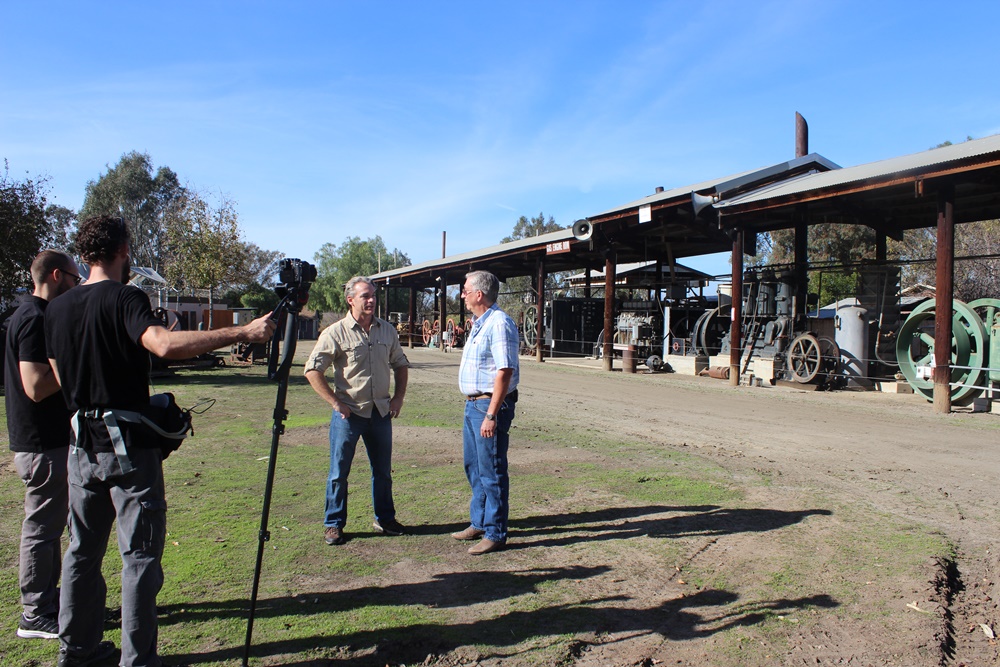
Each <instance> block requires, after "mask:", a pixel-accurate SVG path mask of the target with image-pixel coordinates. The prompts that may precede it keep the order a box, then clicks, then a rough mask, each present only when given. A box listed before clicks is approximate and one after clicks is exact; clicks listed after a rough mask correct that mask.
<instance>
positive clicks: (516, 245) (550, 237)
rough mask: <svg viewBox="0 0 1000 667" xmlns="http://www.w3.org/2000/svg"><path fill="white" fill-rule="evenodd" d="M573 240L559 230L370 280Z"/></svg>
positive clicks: (445, 258)
mask: <svg viewBox="0 0 1000 667" xmlns="http://www.w3.org/2000/svg"><path fill="white" fill-rule="evenodd" d="M572 238H573V230H572V229H560V230H558V231H555V232H549V233H548V234H539V235H538V236H531V237H528V238H526V239H518V240H517V241H511V242H510V243H501V244H499V245H495V246H490V247H488V248H482V249H480V250H472V251H470V252H464V253H460V254H458V255H448V256H447V257H443V258H440V259H432V260H428V261H426V262H421V263H419V264H411V265H410V266H403V267H400V268H398V269H392V270H391V271H383V272H382V273H379V274H376V275H374V276H372V277H371V278H372V280H381V279H385V278H388V279H391V278H392V277H393V276H399V275H404V274H409V273H414V272H419V271H423V270H425V269H431V268H435V267H439V266H442V265H447V264H456V263H457V264H460V263H463V262H466V261H469V260H479V261H482V260H485V259H488V258H489V257H492V256H496V255H505V254H509V253H512V252H517V251H518V250H521V249H523V248H534V247H537V246H539V245H544V244H546V243H555V242H557V241H566V240H569V239H572Z"/></svg>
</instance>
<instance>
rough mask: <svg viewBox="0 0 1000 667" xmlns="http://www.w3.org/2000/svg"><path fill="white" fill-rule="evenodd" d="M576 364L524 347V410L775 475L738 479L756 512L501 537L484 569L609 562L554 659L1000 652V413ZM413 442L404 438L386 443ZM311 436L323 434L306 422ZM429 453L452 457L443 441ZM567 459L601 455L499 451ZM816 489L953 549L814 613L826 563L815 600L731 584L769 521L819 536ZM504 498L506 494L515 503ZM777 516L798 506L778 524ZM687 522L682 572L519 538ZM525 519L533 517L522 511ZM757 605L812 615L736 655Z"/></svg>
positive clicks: (602, 523)
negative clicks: (905, 576)
mask: <svg viewBox="0 0 1000 667" xmlns="http://www.w3.org/2000/svg"><path fill="white" fill-rule="evenodd" d="M408 354H409V356H410V359H411V361H412V362H413V364H414V368H413V370H412V371H411V374H410V377H411V382H414V383H431V384H440V385H441V386H442V387H445V386H447V387H453V386H454V382H455V377H456V373H457V365H458V361H459V356H458V355H457V354H443V353H441V352H439V351H435V350H423V349H417V350H412V351H408ZM576 365H577V366H580V367H581V368H582V367H584V366H587V365H589V366H590V367H591V368H590V369H589V370H581V369H580V368H576V369H572V368H569V367H567V366H566V365H565V363H564V364H558V365H557V364H556V363H553V362H546V363H543V364H539V363H537V362H535V361H534V360H531V359H523V360H522V366H521V388H520V394H521V402H520V403H519V405H518V409H519V411H521V413H524V412H525V411H531V412H532V413H534V414H536V415H551V416H552V419H553V420H554V421H555V422H556V423H558V420H561V419H572V420H585V421H586V422H587V423H588V424H589V426H590V427H592V428H593V429H596V430H598V431H603V432H608V433H616V434H622V435H625V436H628V437H631V438H635V439H637V440H640V441H642V442H647V443H648V442H652V443H657V444H662V446H663V447H670V448H676V449H678V450H682V451H684V452H687V453H689V454H693V455H695V456H697V457H703V458H704V459H706V460H709V461H711V462H712V463H713V464H715V465H718V466H721V467H722V468H724V469H725V470H727V471H729V473H730V474H731V475H732V477H733V478H734V479H737V480H738V479H740V477H741V476H746V477H747V478H750V477H753V478H754V479H760V477H761V476H762V475H766V476H767V477H768V478H769V479H771V480H773V481H772V483H770V484H763V485H762V484H753V485H748V488H749V489H750V491H749V492H748V493H749V494H750V497H749V498H746V499H744V503H745V504H749V505H751V506H752V507H753V508H759V509H758V510H756V512H757V513H756V514H755V513H754V512H753V511H745V512H744V513H742V514H738V513H735V512H732V513H729V514H726V513H723V514H721V515H720V513H719V512H718V511H715V512H714V513H713V512H703V513H701V514H700V515H699V518H688V519H685V518H684V517H683V516H678V513H677V512H676V511H671V510H676V509H677V508H663V507H661V508H656V507H653V508H645V510H640V509H637V510H636V512H635V516H630V515H629V512H627V511H622V512H614V511H612V510H611V509H610V508H609V512H608V513H607V514H606V515H599V516H594V517H591V518H592V519H593V521H592V522H591V525H590V526H589V527H587V528H579V526H577V528H575V529H573V530H569V529H567V530H565V531H559V530H558V528H559V527H558V526H557V525H553V523H552V522H551V521H550V523H549V525H547V526H543V528H545V529H538V530H532V529H527V530H524V529H522V530H520V531H514V532H512V540H511V546H512V547H515V548H513V549H509V550H508V551H506V552H505V553H504V554H502V557H499V558H495V559H493V560H492V561H491V562H490V564H489V566H488V567H490V568H493V571H494V572H495V573H502V572H521V573H523V572H525V571H529V570H532V569H544V568H565V567H570V568H581V572H584V571H589V570H588V568H603V569H602V570H601V572H602V574H601V576H590V574H581V581H584V582H586V586H587V595H589V596H590V599H592V600H594V601H601V603H600V604H596V603H595V609H596V608H599V611H598V612H595V610H594V609H591V610H590V611H591V612H594V613H591V614H589V615H587V616H586V617H583V616H581V617H580V618H579V622H578V623H577V624H576V625H573V626H571V630H572V632H573V633H574V634H575V636H576V641H575V642H574V645H573V648H572V649H571V651H570V652H569V655H567V656H565V658H564V659H563V661H562V663H561V664H567V665H568V664H572V665H575V666H577V667H596V666H598V665H600V666H618V665H621V666H626V665H642V666H647V665H658V664H672V665H735V664H782V665H807V664H808V665H817V664H819V665H909V666H922V665H935V666H937V665H950V666H960V665H970V666H971V665H988V664H997V661H998V656H1000V653H998V648H997V642H996V641H995V640H994V639H992V638H991V637H990V636H989V634H990V633H991V632H992V631H993V630H994V629H996V631H997V632H1000V614H998V608H997V602H996V601H997V600H998V599H1000V561H998V558H997V552H996V548H995V547H994V545H995V543H996V541H997V537H998V534H1000V522H998V518H1000V517H998V505H1000V488H998V484H997V480H998V479H1000V416H998V415H996V414H982V413H979V414H972V413H955V414H951V415H938V414H935V413H934V412H933V410H932V408H931V406H930V405H929V404H928V403H927V402H926V401H924V400H923V399H921V398H919V397H916V396H913V395H896V394H880V393H860V392H833V393H820V392H808V391H798V390H790V389H782V388H770V387H764V388H748V387H740V388H731V387H729V386H728V382H726V381H719V380H711V379H707V378H696V377H689V376H682V375H680V374H662V373H661V374H655V375H650V374H637V375H626V374H622V373H620V372H618V373H611V374H608V373H603V372H600V371H599V370H594V366H595V365H596V364H595V363H594V362H590V363H589V364H587V362H578V363H577V364H576ZM414 430H416V429H414ZM424 430H425V431H426V430H427V429H424ZM414 436H415V434H414V433H409V434H407V433H399V432H397V436H396V437H397V439H399V438H412V437H414ZM317 437H324V436H323V434H322V433H317ZM431 440H433V438H428V437H427V436H425V438H424V445H423V446H424V447H426V448H428V451H427V452H424V455H426V454H428V453H429V454H433V453H434V452H433V451H430V450H432V449H433V447H434V445H432V444H431V443H430V441H431ZM439 455H441V456H452V457H454V455H455V454H454V452H450V453H446V452H443V451H442V452H439ZM575 457H577V458H580V460H584V459H587V458H588V457H590V458H591V459H593V457H594V454H593V453H592V452H589V451H588V450H587V448H586V447H581V448H573V447H558V448H554V449H552V450H548V449H546V448H544V447H532V448H525V447H519V446H518V443H517V441H516V437H515V438H514V439H512V446H511V450H510V461H511V466H512V477H513V476H515V475H516V471H517V469H518V467H519V466H529V465H532V466H535V465H540V464H541V465H552V463H553V462H554V461H558V460H572V459H573V458H575ZM598 462H599V461H598ZM817 497H822V498H827V499H830V503H829V504H830V505H836V506H844V507H853V508H856V509H857V512H858V513H859V514H860V515H862V516H864V515H866V514H870V515H871V516H872V517H880V516H889V517H893V518H894V519H896V520H898V521H901V522H913V523H914V524H919V525H921V526H930V527H931V529H932V530H934V531H937V532H939V534H940V535H942V536H944V537H945V538H946V540H947V541H948V542H950V543H951V544H953V545H954V546H955V550H954V553H952V554H950V555H942V557H940V558H937V559H933V560H932V561H930V562H928V563H926V568H925V571H923V572H921V573H920V574H919V576H917V577H913V578H911V579H910V580H905V581H900V580H898V579H891V578H890V579H888V580H880V579H879V578H878V577H873V581H867V582H862V584H861V585H862V586H863V588H864V590H863V591H862V592H861V594H860V598H859V602H857V603H856V605H855V609H854V610H853V612H854V613H824V609H825V608H831V607H834V606H836V601H835V600H834V597H835V596H831V595H827V594H825V593H824V592H823V585H824V584H823V583H822V582H824V581H825V580H824V579H823V576H822V573H817V581H818V582H821V583H820V584H818V587H817V590H816V591H815V593H814V594H813V595H810V596H806V597H803V598H799V599H766V600H761V599H760V598H755V597H753V596H752V595H749V594H747V595H744V596H742V597H741V595H740V592H741V591H743V590H744V589H746V590H747V591H749V590H751V589H752V588H753V586H754V583H753V577H754V564H755V563H757V562H760V561H761V559H765V558H773V557H774V556H775V553H774V552H775V551H776V550H780V549H782V548H783V547H782V546H781V545H780V544H779V543H777V542H774V541H773V539H772V538H771V537H769V536H768V530H769V529H770V528H772V527H774V525H775V523H774V521H777V522H778V524H780V523H781V522H782V521H786V523H792V522H795V521H802V524H803V525H806V526H810V527H811V528H809V530H815V531H822V530H824V528H823V526H824V524H825V523H829V521H819V520H815V519H816V518H817V517H809V515H811V514H815V515H819V516H823V517H824V518H825V515H831V514H833V513H832V512H830V511H826V510H824V509H822V508H816V507H813V506H812V505H811V504H810V503H811V502H813V499H814V498H817ZM512 506H516V502H515V501H513V500H512ZM554 509H556V510H558V508H554ZM540 514H543V513H540ZM544 514H547V515H549V516H551V515H552V514H553V512H547V513H544ZM779 516H780V517H793V518H788V519H787V520H786V519H785V518H779V519H775V518H774V517H779ZM685 520H687V521H691V522H692V523H691V525H692V527H693V528H692V530H691V531H689V532H690V533H691V534H692V535H697V536H700V538H701V539H700V542H697V544H698V545H699V546H697V548H693V549H692V550H691V552H690V553H689V554H688V556H687V560H686V562H684V563H679V564H678V566H677V568H667V569H665V568H663V567H662V563H652V562H642V561H641V560H639V561H637V562H631V563H626V562H616V563H607V562H601V561H600V556H599V555H595V553H596V554H599V553H600V552H595V551H594V550H590V551H573V550H567V549H552V548H549V549H542V548H530V547H532V546H538V547H543V546H553V545H567V544H571V543H572V540H574V539H578V538H579V539H593V535H594V534H595V532H597V531H603V533H602V539H616V538H620V539H623V540H624V539H632V538H637V537H642V536H643V535H645V534H649V533H651V532H653V531H655V530H656V527H657V526H660V527H663V526H665V525H666V522H674V523H673V524H671V525H672V529H675V528H676V527H677V526H678V525H685V524H683V521H685ZM836 520H837V517H836V516H833V517H830V521H836ZM698 521H701V522H702V524H704V522H705V521H710V522H714V523H712V524H711V529H705V525H697V526H695V523H696V522H698ZM755 521H757V522H758V523H759V525H754V522H755ZM581 522H584V523H585V521H583V519H581V517H579V516H577V517H574V519H573V523H575V524H580V523H581ZM678 522H681V523H678ZM513 523H515V522H513V521H512V524H513ZM521 523H522V526H524V525H530V521H529V522H525V521H522V522H521ZM694 528H697V530H695V529H694ZM588 531H589V532H588ZM553 533H555V534H557V535H558V538H554V537H553ZM816 534H817V535H818V534H819V533H818V532H817V533H816ZM806 536H807V537H806V539H808V533H806ZM578 558H579V559H581V560H576V559H578ZM446 565H447V564H446ZM476 565H477V566H478V565H482V563H477V564H476ZM682 566H683V568H687V569H692V568H701V569H702V570H705V569H713V570H718V571H730V572H732V575H731V576H730V577H729V578H728V579H727V581H729V586H727V588H726V590H718V589H709V590H697V589H692V587H691V586H689V585H685V582H684V580H683V576H684V574H683V572H682ZM463 567H465V568H467V567H468V565H461V564H456V566H455V568H456V571H459V570H461V569H462V568H463ZM591 574H592V572H591ZM394 576H395V580H393V581H382V582H380V583H379V585H380V586H385V585H390V586H394V585H399V586H405V585H408V584H416V583H418V582H420V581H421V580H422V579H425V578H427V577H432V576H433V574H431V573H430V572H428V571H424V570H423V569H422V566H420V565H419V564H414V563H401V564H400V565H399V567H398V568H396V570H395V575H394ZM456 586H457V584H456ZM459 597H461V596H459ZM480 601H481V600H472V602H480ZM866 601H871V602H876V601H877V602H879V603H880V604H885V605H886V606H888V607H889V609H890V610H891V613H892V614H893V618H892V619H890V620H889V621H886V620H885V619H884V618H873V617H872V616H873V615H869V614H866V612H865V609H864V607H865V604H866ZM907 605H910V606H907ZM568 607H569V606H568ZM566 613H567V614H570V615H571V614H573V613H574V609H572V608H567V610H566ZM762 614H768V615H770V616H771V617H774V616H775V615H776V614H777V618H782V619H784V618H786V616H787V618H788V619H789V620H790V621H791V622H794V623H798V621H797V620H796V619H795V618H794V617H795V616H796V615H800V616H801V615H806V614H810V615H811V618H810V619H809V622H808V623H802V624H801V631H799V630H797V629H794V628H793V629H792V630H790V631H789V632H788V633H787V635H786V637H784V641H783V645H782V646H776V647H768V646H756V647H753V648H754V650H753V651H749V652H748V653H747V656H748V658H747V659H746V660H743V659H741V658H740V657H739V656H735V657H734V656H733V655H732V654H731V653H727V654H726V655H721V654H716V653H715V652H714V644H715V640H716V638H717V635H718V632H719V631H720V630H722V629H726V628H731V627H734V626H737V625H743V626H747V627H750V626H752V625H753V624H754V623H755V622H757V620H759V619H760V618H761V615H762ZM472 615H473V612H470V624H471V622H472V618H471V616H472ZM984 626H985V627H984ZM470 643H472V642H470ZM748 648H749V647H748ZM413 654H414V653H412V652H410V655H413ZM751 656H752V657H751ZM423 662H424V664H439V665H445V664H448V665H452V664H480V665H484V666H485V665H490V666H491V667H492V666H494V665H517V664H533V663H531V661H530V660H529V659H526V658H523V657H522V658H521V659H518V658H516V657H511V656H507V657H504V658H498V657H495V656H492V657H487V656H480V655H478V654H477V653H476V652H475V651H474V650H472V648H470V647H460V648H458V649H455V650H452V651H449V652H448V653H446V654H441V653H437V654H435V653H434V651H433V650H429V651H428V653H427V658H426V659H425V660H424V661H423ZM392 664H399V663H398V662H394V663H392ZM414 664H417V663H414Z"/></svg>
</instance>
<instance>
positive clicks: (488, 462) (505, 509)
mask: <svg viewBox="0 0 1000 667" xmlns="http://www.w3.org/2000/svg"><path fill="white" fill-rule="evenodd" d="M489 407H490V399H489V398H488V397H485V396H484V397H483V398H479V399H476V400H474V401H466V402H465V427H464V429H463V432H462V445H463V454H464V456H463V458H464V460H465V476H466V478H467V479H468V480H469V487H471V489H472V500H471V501H470V502H469V519H470V521H471V523H472V527H473V528H475V529H476V530H481V531H483V532H484V533H485V535H484V537H485V538H486V539H488V540H492V541H494V542H506V541H507V515H508V513H509V510H510V507H509V504H508V496H509V495H510V477H509V476H508V474H507V447H508V445H509V444H510V425H511V422H513V421H514V404H513V403H512V402H511V401H510V400H505V401H504V402H503V403H501V404H500V411H499V413H497V426H496V431H495V433H494V435H493V437H492V438H484V437H483V436H482V435H481V434H480V432H479V428H480V427H481V426H482V424H483V419H484V418H485V416H486V410H487V409H489Z"/></svg>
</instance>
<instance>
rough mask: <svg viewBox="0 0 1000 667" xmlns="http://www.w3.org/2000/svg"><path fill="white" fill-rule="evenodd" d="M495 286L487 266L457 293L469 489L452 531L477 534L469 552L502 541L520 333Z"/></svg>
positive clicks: (486, 550)
mask: <svg viewBox="0 0 1000 667" xmlns="http://www.w3.org/2000/svg"><path fill="white" fill-rule="evenodd" d="M499 292H500V281H499V280H498V279H497V277H496V276H494V275H493V274H492V273H489V272H488V271H473V272H471V273H469V274H467V275H466V276H465V285H464V286H463V287H462V297H463V298H464V299H465V305H466V307H468V309H469V310H470V311H472V314H473V315H474V316H475V320H474V321H473V324H472V328H471V329H470V330H469V334H468V337H467V338H466V341H465V346H464V348H463V349H462V365H461V367H460V368H459V372H458V386H459V389H460V390H461V392H462V393H463V394H465V399H466V401H465V423H464V428H463V432H462V442H463V452H464V461H465V476H466V477H467V478H468V480H469V486H470V487H471V489H472V500H471V502H470V503H469V518H470V520H471V523H470V525H469V527H468V528H466V529H465V530H463V531H460V532H457V533H452V537H454V538H455V539H456V540H475V539H479V538H482V539H481V540H480V542H479V543H478V544H476V545H475V546H473V547H471V548H470V549H469V553H470V554H472V555H474V556H479V555H482V554H486V553H490V552H491V551H497V550H499V549H501V548H503V545H504V544H505V543H506V542H507V515H508V512H509V503H508V496H509V493H510V478H509V476H508V474H507V447H508V444H509V441H510V425H511V422H512V421H513V420H514V404H515V403H516V402H517V383H518V356H517V355H518V347H519V345H520V336H519V335H518V331H517V324H515V323H514V320H512V319H511V318H510V316H508V315H507V313H505V312H503V311H502V310H500V309H499V308H497V305H496V300H497V295H498V294H499Z"/></svg>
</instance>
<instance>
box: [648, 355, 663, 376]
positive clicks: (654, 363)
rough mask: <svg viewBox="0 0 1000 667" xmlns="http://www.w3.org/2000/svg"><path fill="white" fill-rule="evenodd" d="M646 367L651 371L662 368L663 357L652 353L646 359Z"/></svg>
mask: <svg viewBox="0 0 1000 667" xmlns="http://www.w3.org/2000/svg"><path fill="white" fill-rule="evenodd" d="M646 368H648V369H649V370H651V371H653V372H654V373H655V372H657V371H659V370H660V369H661V368H663V359H660V356H659V355H657V354H654V355H652V356H651V357H649V358H648V359H646Z"/></svg>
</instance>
